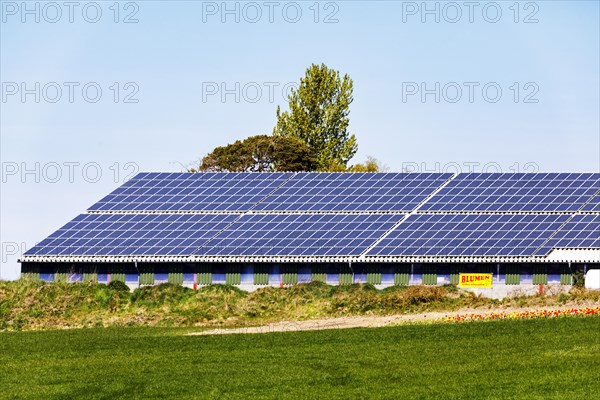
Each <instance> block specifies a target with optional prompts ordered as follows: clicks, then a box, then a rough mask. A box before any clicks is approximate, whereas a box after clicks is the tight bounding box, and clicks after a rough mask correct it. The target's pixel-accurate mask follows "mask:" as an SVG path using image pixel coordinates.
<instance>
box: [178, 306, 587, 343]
mask: <svg viewBox="0 0 600 400" xmlns="http://www.w3.org/2000/svg"><path fill="white" fill-rule="evenodd" d="M583 307H585V306H581V305H570V306H562V307H557V306H554V307H524V308H515V307H510V308H498V309H492V310H488V309H479V310H478V309H472V308H465V309H461V310H457V311H442V312H424V313H419V314H398V315H386V316H379V315H377V316H357V317H340V318H326V319H313V320H307V321H282V322H274V323H271V324H267V325H262V326H253V327H244V328H229V329H228V328H217V329H210V330H206V331H201V332H192V333H188V334H187V335H188V336H198V335H227V334H234V333H271V332H295V331H318V330H324V329H347V328H378V327H382V326H387V325H399V324H407V323H426V322H440V321H442V320H444V319H445V318H447V317H456V316H457V315H468V314H478V315H490V314H492V313H500V312H502V313H511V312H521V311H534V310H546V311H551V310H568V309H571V308H583Z"/></svg>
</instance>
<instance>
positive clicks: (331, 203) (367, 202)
mask: <svg viewBox="0 0 600 400" xmlns="http://www.w3.org/2000/svg"><path fill="white" fill-rule="evenodd" d="M451 176H452V175H451V174H435V173H430V174H421V173H415V174H397V173H375V174H373V173H353V174H348V173H328V174H323V173H306V174H300V175H298V176H297V177H295V178H294V179H292V180H290V181H289V182H288V183H287V184H285V185H283V186H282V187H280V188H278V189H277V190H276V191H275V192H274V193H273V195H271V196H269V197H268V198H267V199H266V200H265V201H263V202H261V203H259V204H258V205H257V206H256V208H255V209H256V210H260V211H281V212H284V211H336V212H343V211H395V212H407V211H411V210H412V209H414V208H415V207H416V206H417V205H418V204H419V203H420V202H422V201H423V200H425V199H426V198H427V196H429V195H430V194H431V193H432V192H433V191H434V190H435V189H437V188H438V187H439V186H440V185H441V184H443V183H444V182H445V181H446V180H448V179H449V178H450V177H451Z"/></svg>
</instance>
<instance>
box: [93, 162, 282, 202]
mask: <svg viewBox="0 0 600 400" xmlns="http://www.w3.org/2000/svg"><path fill="white" fill-rule="evenodd" d="M291 176H293V174H291V173H266V174H257V173H249V172H246V173H202V174H191V173H186V174H182V173H170V174H166V173H142V174H139V175H136V176H135V177H134V178H133V179H131V180H130V181H128V182H127V183H125V184H124V185H123V186H121V187H119V188H118V189H116V190H115V191H114V192H112V193H111V194H109V195H108V196H106V197H105V198H103V199H102V200H100V201H99V202H98V203H96V204H94V205H93V206H92V207H90V208H89V210H90V211H111V212H121V211H198V212H201V211H205V212H215V211H230V212H242V211H247V210H249V209H250V208H252V206H254V205H255V204H256V203H257V202H259V201H260V200H261V199H263V198H264V197H265V196H267V195H268V194H269V193H270V192H272V191H273V190H274V189H275V188H277V187H278V186H279V185H281V184H282V183H283V182H285V181H286V180H287V179H289V178H290V177H291Z"/></svg>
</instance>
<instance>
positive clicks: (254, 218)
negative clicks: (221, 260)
mask: <svg viewBox="0 0 600 400" xmlns="http://www.w3.org/2000/svg"><path fill="white" fill-rule="evenodd" d="M401 218H402V215H400V214H366V215H365V214H362V215H361V214H252V215H244V216H243V217H241V218H240V219H239V220H237V221H236V222H235V223H233V224H232V225H231V226H230V227H229V228H228V229H226V230H225V231H223V232H221V233H220V234H219V235H218V236H217V237H215V238H214V239H212V240H211V241H210V242H208V244H207V245H205V246H203V247H202V248H200V250H199V251H198V252H197V253H196V254H197V255H207V256H347V255H359V254H361V253H362V252H363V251H364V250H366V249H367V247H368V246H370V245H371V244H373V243H374V242H375V241H376V240H377V239H378V238H379V237H380V236H381V235H382V234H383V233H384V232H386V231H387V230H389V229H390V228H392V227H393V225H394V224H395V223H396V222H398V221H399V220H400V219H401Z"/></svg>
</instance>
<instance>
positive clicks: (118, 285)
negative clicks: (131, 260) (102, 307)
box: [107, 281, 129, 293]
mask: <svg viewBox="0 0 600 400" xmlns="http://www.w3.org/2000/svg"><path fill="white" fill-rule="evenodd" d="M107 286H108V288H109V289H112V290H115V291H117V292H126V293H129V286H127V285H126V284H125V282H122V281H110V283H109V284H108V285H107Z"/></svg>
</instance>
